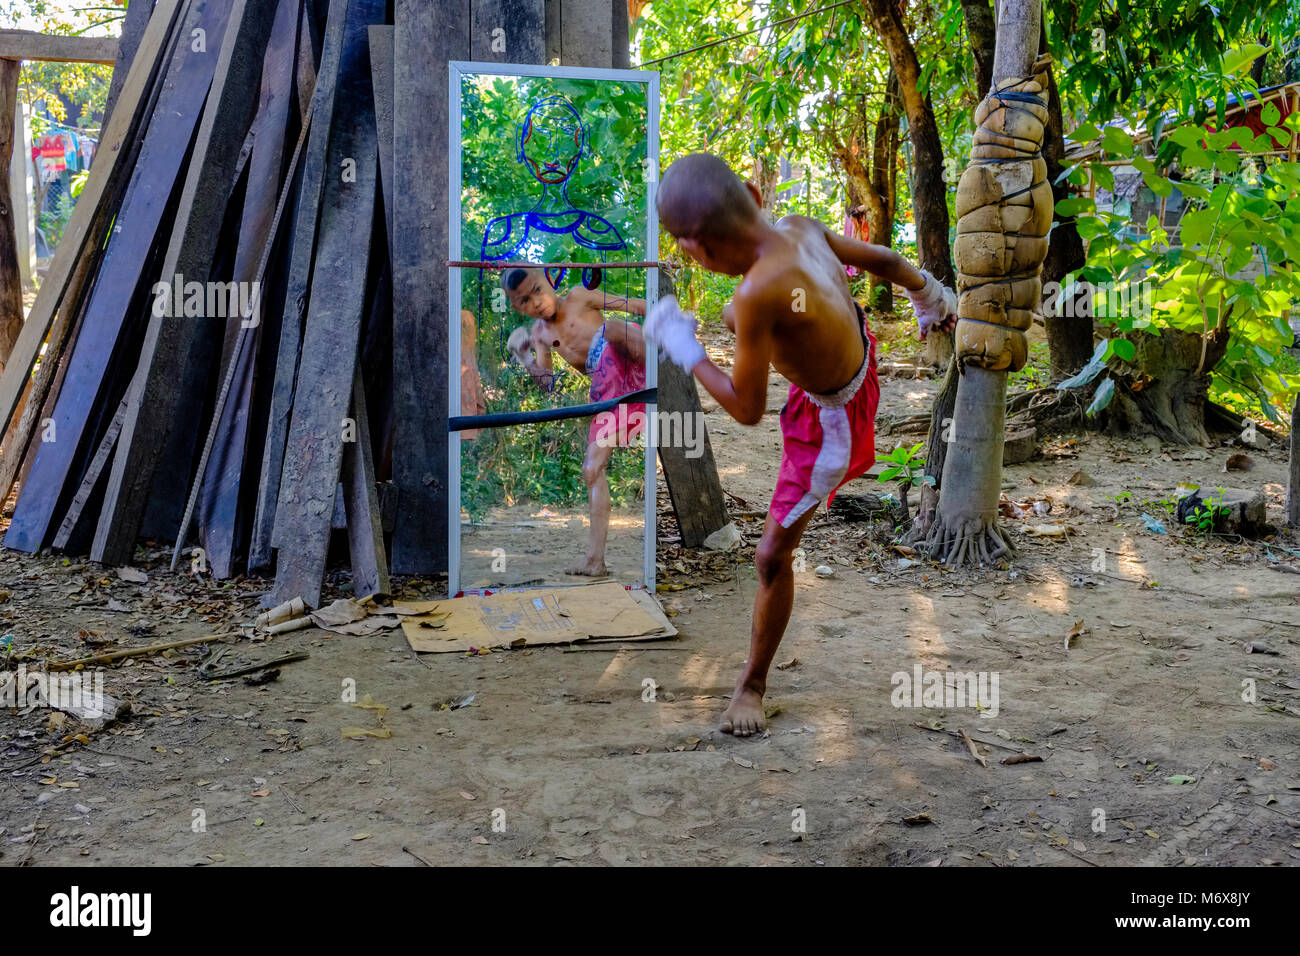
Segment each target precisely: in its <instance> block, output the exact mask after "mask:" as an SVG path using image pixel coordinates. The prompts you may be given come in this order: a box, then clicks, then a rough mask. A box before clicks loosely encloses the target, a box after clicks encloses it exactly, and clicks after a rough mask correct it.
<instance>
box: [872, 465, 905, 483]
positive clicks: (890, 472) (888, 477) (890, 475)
mask: <svg viewBox="0 0 1300 956" xmlns="http://www.w3.org/2000/svg"><path fill="white" fill-rule="evenodd" d="M902 471H903V469H902V468H901V467H900V468H886V469H885V470H884V471H882V472H881V473H880V477H879V478H877V479H876V480H877V481H893V480H894V479H895V478H897V477H898V476H899V474H901V473H902Z"/></svg>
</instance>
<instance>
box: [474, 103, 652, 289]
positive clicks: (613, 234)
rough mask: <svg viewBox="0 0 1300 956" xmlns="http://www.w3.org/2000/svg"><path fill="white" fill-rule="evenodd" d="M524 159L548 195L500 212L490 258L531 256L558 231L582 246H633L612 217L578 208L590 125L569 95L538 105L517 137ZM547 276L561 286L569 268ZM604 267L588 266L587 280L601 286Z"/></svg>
mask: <svg viewBox="0 0 1300 956" xmlns="http://www.w3.org/2000/svg"><path fill="white" fill-rule="evenodd" d="M516 144H517V147H518V159H519V162H521V163H523V165H524V166H525V167H526V168H527V169H528V172H529V173H530V174H531V175H532V177H533V178H534V179H536V180H537V181H538V182H539V183H541V185H542V194H541V196H540V197H538V199H537V202H536V203H535V204H534V205H533V207H532V208H531V209H529V210H527V211H525V212H513V213H510V214H508V215H505V216H499V217H497V218H496V219H493V220H491V221H490V222H489V223H488V224H487V229H486V230H485V231H484V234H483V251H482V255H481V256H480V258H481V259H483V260H484V261H489V262H501V261H504V260H509V259H518V258H527V256H526V255H525V252H526V250H527V247H528V246H529V245H530V244H537V243H539V242H541V243H546V244H547V245H549V244H550V237H552V236H568V237H569V238H571V239H572V240H573V241H574V242H576V243H577V244H578V245H579V246H582V247H583V248H585V249H591V250H592V251H594V252H598V253H601V255H602V258H603V256H604V254H605V253H607V252H615V251H618V250H624V249H626V248H627V244H626V243H625V242H624V241H623V237H622V236H620V235H619V232H618V230H617V229H616V228H615V227H614V226H613V224H611V223H610V222H609V221H608V220H606V219H604V218H602V217H601V216H598V215H596V214H595V213H594V212H584V211H582V210H580V209H577V208H575V207H574V205H573V203H572V202H571V201H570V199H569V197H568V194H567V190H568V184H569V178H570V177H571V176H572V175H573V171H574V170H575V169H576V168H577V166H578V161H579V160H580V159H581V158H582V157H583V156H584V155H586V153H587V130H586V127H584V126H583V125H582V119H581V118H580V117H579V116H578V111H577V110H576V109H575V108H574V106H573V104H572V103H570V102H569V100H568V99H567V98H565V97H564V96H559V95H556V96H548V97H546V98H545V99H543V100H539V101H538V102H537V103H534V104H533V107H532V108H531V109H530V110H529V111H528V114H527V115H526V116H525V117H524V120H523V122H522V123H520V124H519V132H518V135H517V137H516ZM546 278H547V280H548V281H549V282H550V284H551V287H552V288H559V285H560V282H561V281H563V279H564V270H560V271H559V272H558V273H556V274H554V275H551V274H549V273H548V274H547V276H546ZM598 283H599V271H598V270H584V275H583V285H585V286H587V288H589V289H590V288H595V287H596V285H597V284H598Z"/></svg>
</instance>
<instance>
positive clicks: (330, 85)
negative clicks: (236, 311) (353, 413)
mask: <svg viewBox="0 0 1300 956" xmlns="http://www.w3.org/2000/svg"><path fill="white" fill-rule="evenodd" d="M349 2H350V0H331V2H330V8H329V21H328V22H330V23H333V24H342V23H343V22H344V21H345V20H346V18H347V13H348V4H349ZM343 35H344V31H343V30H342V29H331V30H328V31H326V35H325V43H324V46H323V48H322V51H321V61H320V70H319V72H318V74H317V76H316V86H315V107H314V112H313V114H312V123H311V133H310V137H309V139H308V140H307V151H306V153H304V154H303V160H302V164H303V165H302V177H301V181H300V183H299V186H298V202H297V208H296V210H295V214H294V224H293V230H294V232H293V237H292V240H291V243H292V245H291V248H290V254H289V255H290V258H289V274H288V279H287V280H286V282H287V287H286V291H285V308H284V316H283V320H282V323H281V326H280V341H279V344H278V347H277V352H276V370H275V378H274V382H273V384H272V393H271V407H270V411H269V413H268V414H267V425H266V441H265V442H264V443H263V445H262V466H261V469H260V470H259V472H258V486H257V504H256V507H255V509H254V513H253V527H252V531H251V534H250V540H249V545H248V566H249V568H250V569H260V568H266V567H269V566H270V564H271V561H272V548H273V547H274V539H275V536H274V529H275V513H276V505H277V503H278V499H279V494H280V478H281V473H282V471H283V466H284V448H285V439H286V437H287V436H288V433H289V416H290V414H291V413H292V410H293V398H294V388H295V384H296V382H297V378H298V356H299V352H300V347H301V343H302V323H303V316H304V315H305V313H306V309H307V293H308V289H309V287H310V285H311V272H312V263H313V262H314V261H315V254H316V226H317V222H318V219H319V215H320V201H321V188H322V186H323V184H324V181H325V174H326V169H325V160H326V151H327V149H328V146H329V138H330V129H331V127H332V126H333V117H334V103H335V99H336V95H337V86H338V72H339V60H340V57H341V55H342V49H343Z"/></svg>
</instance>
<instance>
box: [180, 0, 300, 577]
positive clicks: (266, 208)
mask: <svg viewBox="0 0 1300 956" xmlns="http://www.w3.org/2000/svg"><path fill="white" fill-rule="evenodd" d="M300 13H301V3H300V2H299V0H280V4H279V8H278V9H277V11H276V14H275V22H274V24H273V25H272V28H271V40H270V43H269V44H268V46H267V50H266V59H265V63H264V65H263V69H262V80H261V92H260V95H259V97H258V108H257V117H256V119H255V120H254V121H253V128H252V131H251V133H252V136H253V155H252V157H251V158H250V161H249V162H250V165H249V171H248V186H247V189H246V192H245V194H244V209H243V216H242V219H241V222H240V227H239V248H238V250H237V252H236V254H235V265H234V269H233V271H232V274H231V277H232V278H233V279H234V281H236V282H241V283H254V282H257V283H259V284H260V282H261V280H262V279H263V278H264V277H263V276H261V275H260V274H259V267H260V264H261V262H262V261H263V259H264V257H266V256H267V254H268V250H267V245H268V243H270V242H272V241H273V239H274V237H273V236H272V234H271V228H272V221H273V219H274V217H275V210H276V207H277V204H278V202H277V201H278V199H279V196H280V192H281V188H282V185H283V184H282V179H283V175H284V163H285V156H286V153H287V152H288V151H289V150H290V149H291V148H292V146H293V144H292V143H291V142H289V141H288V140H287V137H288V135H289V124H290V117H291V114H292V112H293V108H294V107H296V104H295V103H294V101H293V95H292V94H293V83H294V72H295V68H296V65H297V54H298V48H297V45H298V27H299V22H300ZM265 306H266V303H265V302H263V303H262V304H261V308H262V309H263V310H264V309H265ZM263 314H265V313H264V312H263ZM260 341H261V325H260V322H259V324H258V325H257V326H250V325H247V324H246V323H243V322H227V323H226V335H225V340H224V342H223V347H222V366H221V375H220V378H219V380H220V381H221V382H222V383H223V386H222V392H221V395H220V396H219V398H218V403H219V404H218V407H217V409H216V411H215V412H214V415H215V419H214V421H213V423H212V432H211V435H210V437H209V443H210V444H209V455H208V457H207V460H206V462H204V464H203V474H201V475H200V476H199V477H198V478H197V479H196V480H197V481H198V482H199V483H200V484H199V497H198V511H197V514H198V522H199V540H200V543H201V544H202V547H203V552H204V554H205V556H206V558H207V562H208V569H209V570H210V571H211V573H212V576H213V577H214V578H217V579H219V580H221V579H225V578H228V577H230V575H231V573H232V570H233V565H234V559H235V541H236V536H237V535H236V532H237V529H238V525H239V521H238V518H239V515H238V511H239V501H240V487H241V480H242V478H243V474H244V468H245V462H244V456H245V452H246V450H247V438H248V425H249V419H248V415H249V411H250V406H251V403H252V391H253V370H254V368H255V366H256V363H257V353H258V347H259V345H260ZM259 457H260V456H259ZM186 530H187V529H186Z"/></svg>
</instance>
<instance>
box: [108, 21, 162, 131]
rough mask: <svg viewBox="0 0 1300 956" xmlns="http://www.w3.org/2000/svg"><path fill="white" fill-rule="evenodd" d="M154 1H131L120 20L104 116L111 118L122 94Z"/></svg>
mask: <svg viewBox="0 0 1300 956" xmlns="http://www.w3.org/2000/svg"><path fill="white" fill-rule="evenodd" d="M153 8H154V0H132V2H131V4H130V5H129V6H128V7H127V8H126V16H124V17H123V18H122V35H121V37H119V38H118V41H117V62H116V63H114V64H113V78H112V79H111V80H109V83H108V97H107V98H106V99H105V100H104V116H105V117H111V116H112V115H113V109H114V107H116V106H117V98H118V97H119V96H120V95H121V94H122V87H123V86H124V85H125V84H126V77H127V74H128V73H129V72H130V70H131V64H132V63H134V62H135V54H136V51H137V50H138V49H140V44H141V42H143V40H144V33H145V30H146V29H147V28H148V26H149V18H150V17H152V16H153Z"/></svg>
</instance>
